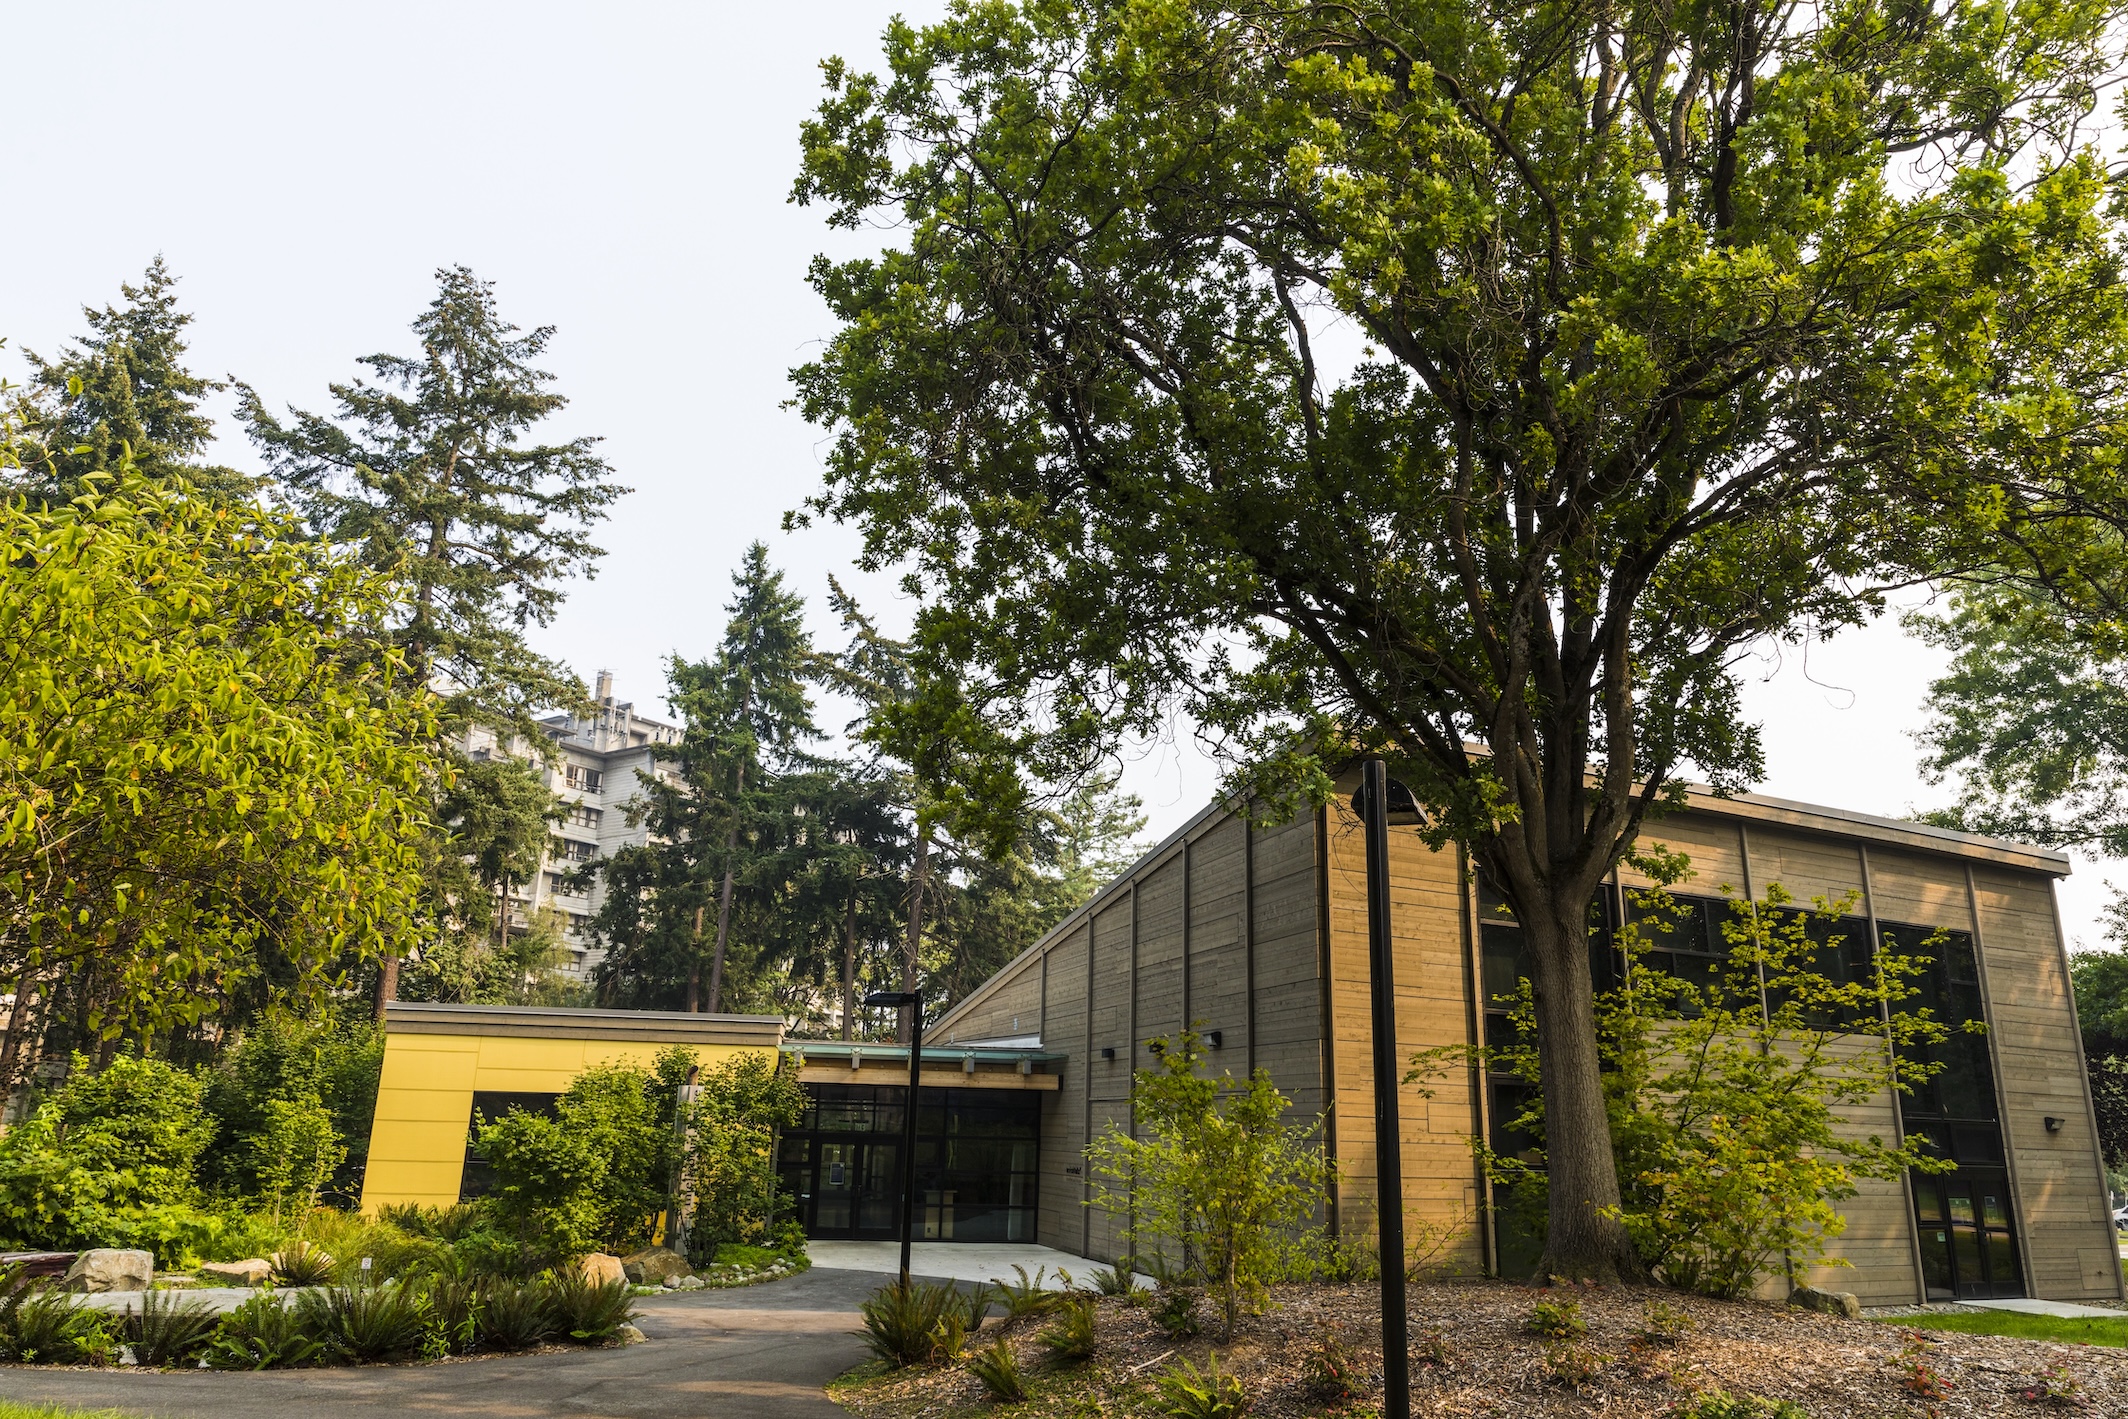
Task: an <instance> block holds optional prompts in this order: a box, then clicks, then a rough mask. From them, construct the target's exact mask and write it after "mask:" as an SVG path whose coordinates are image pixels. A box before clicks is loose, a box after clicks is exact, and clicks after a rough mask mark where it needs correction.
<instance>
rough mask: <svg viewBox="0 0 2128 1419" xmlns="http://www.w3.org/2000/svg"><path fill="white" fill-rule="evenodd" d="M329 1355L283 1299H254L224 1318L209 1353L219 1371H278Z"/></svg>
mask: <svg viewBox="0 0 2128 1419" xmlns="http://www.w3.org/2000/svg"><path fill="white" fill-rule="evenodd" d="M325 1351H326V1347H325V1344H324V1342H323V1341H321V1340H319V1339H317V1338H316V1337H315V1336H313V1335H311V1334H310V1333H309V1332H308V1331H307V1330H306V1329H305V1326H304V1317H303V1316H302V1315H301V1314H300V1313H299V1312H298V1310H297V1309H296V1307H295V1306H294V1305H293V1304H292V1303H290V1302H289V1301H287V1300H285V1299H283V1298H282V1297H279V1296H275V1295H272V1294H270V1293H268V1294H261V1295H257V1296H253V1297H251V1298H249V1299H248V1300H246V1301H244V1302H243V1303H242V1304H241V1305H239V1306H238V1307H237V1308H236V1309H235V1310H233V1311H231V1312H229V1314H228V1315H226V1316H223V1317H222V1323H221V1327H220V1329H218V1330H217V1331H216V1332H215V1334H214V1340H213V1343H212V1344H211V1345H210V1346H209V1347H208V1349H207V1356H206V1359H207V1363H208V1365H210V1366H212V1367H213V1368H214V1369H217V1370H274V1369H286V1368H288V1367H289V1366H291V1365H302V1364H308V1363H310V1362H312V1361H314V1360H317V1359H319V1358H321V1357H322V1356H323V1355H324V1354H325Z"/></svg>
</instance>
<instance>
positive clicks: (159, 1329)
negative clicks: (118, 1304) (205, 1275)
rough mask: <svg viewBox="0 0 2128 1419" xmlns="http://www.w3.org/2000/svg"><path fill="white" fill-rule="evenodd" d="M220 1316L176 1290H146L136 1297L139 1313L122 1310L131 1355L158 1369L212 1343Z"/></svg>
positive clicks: (196, 1353)
mask: <svg viewBox="0 0 2128 1419" xmlns="http://www.w3.org/2000/svg"><path fill="white" fill-rule="evenodd" d="M220 1324H221V1319H220V1317H218V1316H216V1315H215V1313H214V1312H213V1311H211V1310H209V1309H208V1308H207V1303H206V1302H204V1301H200V1300H194V1299H190V1298H188V1297H186V1296H185V1295H184V1293H182V1292H179V1291H148V1292H144V1293H143V1294H142V1296H141V1298H140V1314H139V1315H134V1314H133V1313H132V1312H131V1311H130V1310H129V1311H127V1313H126V1318H125V1331H126V1334H127V1335H128V1337H129V1338H130V1339H131V1340H132V1342H133V1358H134V1359H135V1360H137V1361H139V1362H140V1363H141V1364H143V1365H152V1366H155V1367H156V1368H158V1369H160V1368H161V1367H163V1366H165V1365H182V1364H184V1363H185V1362H186V1361H187V1360H190V1359H192V1358H194V1357H195V1356H197V1355H198V1354H199V1353H200V1352H201V1351H202V1350H205V1349H206V1348H207V1347H208V1345H210V1344H211V1343H213V1340H214V1333H215V1330H216V1329H217V1328H218V1327H219V1326H220Z"/></svg>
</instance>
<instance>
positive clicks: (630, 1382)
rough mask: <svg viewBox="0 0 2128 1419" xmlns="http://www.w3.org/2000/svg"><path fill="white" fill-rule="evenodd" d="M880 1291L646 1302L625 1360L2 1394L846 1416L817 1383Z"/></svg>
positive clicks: (503, 1412) (130, 1381)
mask: <svg viewBox="0 0 2128 1419" xmlns="http://www.w3.org/2000/svg"><path fill="white" fill-rule="evenodd" d="M878 1284H879V1278H878V1277H877V1276H875V1275H873V1274H871V1273H869V1272H866V1271H849V1270H830V1269H827V1268H819V1269H816V1270H813V1271H808V1272H806V1273H805V1274H803V1275H801V1276H795V1277H792V1278H791V1279H790V1280H788V1281H773V1282H767V1283H764V1284H762V1285H759V1286H744V1287H737V1288H734V1289H732V1290H728V1291H681V1292H674V1293H671V1294H669V1295H663V1296H645V1297H643V1298H642V1299H641V1300H640V1301H638V1302H637V1306H638V1308H639V1310H640V1312H641V1317H642V1318H641V1319H640V1320H639V1321H638V1322H637V1324H639V1325H640V1326H641V1327H642V1329H643V1333H644V1334H645V1335H646V1336H648V1337H649V1339H648V1341H647V1342H646V1343H645V1344H642V1345H631V1346H629V1347H627V1348H626V1349H623V1350H574V1349H572V1350H569V1351H566V1352H564V1353H561V1354H555V1355H515V1356H498V1357H496V1358H493V1359H477V1360H464V1361H446V1362H444V1363H442V1364H435V1365H364V1366H356V1367H351V1368H346V1369H332V1370H268V1371H266V1372H264V1373H261V1374H224V1373H219V1372H215V1371H193V1370H188V1371H184V1372H180V1373H155V1372H146V1373H144V1372H142V1371H139V1370H45V1369H38V1368H35V1367H31V1366H13V1365H0V1395H5V1396H6V1397H7V1398H9V1399H12V1400H17V1401H19V1402H22V1403H29V1404H38V1403H43V1404H65V1405H74V1406H78V1407H80V1408H84V1409H102V1408H107V1407H108V1408H116V1409H120V1410H123V1411H125V1412H127V1413H129V1414H134V1415H153V1416H157V1419H289V1416H290V1415H292V1414H294V1415H301V1416H302V1419H377V1416H379V1415H399V1414H410V1415H467V1416H474V1419H520V1416H522V1419H534V1416H547V1415H568V1416H571V1419H847V1416H846V1415H845V1414H844V1413H843V1411H842V1410H841V1409H840V1408H839V1407H837V1406H836V1405H835V1403H834V1402H833V1401H831V1400H830V1399H829V1398H828V1397H827V1395H826V1393H825V1392H824V1391H823V1386H824V1385H826V1383H827V1382H828V1381H829V1380H831V1379H833V1378H834V1377H835V1376H836V1375H839V1374H841V1373H842V1372H843V1371H844V1370H847V1369H849V1368H850V1367H851V1366H853V1365H856V1364H859V1363H861V1362H862V1361H863V1360H864V1359H865V1358H866V1352H865V1348H864V1344H863V1342H861V1341H859V1340H858V1339H857V1337H856V1336H855V1335H854V1334H853V1333H852V1332H854V1331H855V1330H857V1329H858V1327H859V1325H860V1324H861V1322H860V1320H859V1318H858V1314H857V1306H858V1303H859V1302H861V1301H862V1300H863V1299H864V1298H865V1297H866V1296H868V1295H870V1294H871V1292H872V1291H873V1290H874V1289H875V1288H876V1287H877V1286H878Z"/></svg>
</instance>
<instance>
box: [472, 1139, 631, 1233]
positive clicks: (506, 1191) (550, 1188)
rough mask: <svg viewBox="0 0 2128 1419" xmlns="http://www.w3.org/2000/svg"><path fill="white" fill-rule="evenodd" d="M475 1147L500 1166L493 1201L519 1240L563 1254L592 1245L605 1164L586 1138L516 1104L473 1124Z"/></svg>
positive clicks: (490, 1162) (499, 1217) (497, 1213)
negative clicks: (497, 1115) (490, 1119)
mask: <svg viewBox="0 0 2128 1419" xmlns="http://www.w3.org/2000/svg"><path fill="white" fill-rule="evenodd" d="M474 1149H475V1151H476V1152H478V1153H479V1154H480V1156H481V1157H482V1158H483V1159H485V1160H486V1162H487V1164H488V1166H489V1167H491V1168H493V1169H494V1170H495V1190H494V1191H493V1192H492V1193H491V1194H489V1196H488V1199H487V1201H488V1204H489V1205H490V1206H491V1207H492V1208H493V1209H494V1212H495V1216H496V1218H497V1220H499V1221H500V1222H501V1223H502V1225H503V1227H504V1228H505V1229H506V1230H507V1231H509V1232H510V1234H511V1235H512V1236H514V1237H515V1238H516V1239H517V1240H518V1241H519V1242H520V1243H523V1244H527V1245H532V1246H537V1247H540V1248H543V1249H546V1250H550V1251H553V1252H555V1253H559V1254H563V1255H574V1254H578V1253H581V1252H586V1251H589V1250H591V1247H592V1244H593V1242H594V1240H595V1239H596V1237H597V1235H598V1227H599V1218H600V1197H601V1190H602V1189H603V1188H604V1187H605V1186H606V1182H607V1177H606V1164H605V1160H604V1159H602V1158H601V1157H600V1156H599V1155H598V1153H596V1152H595V1151H594V1150H593V1148H592V1145H591V1142H590V1140H589V1139H587V1138H586V1137H584V1136H583V1135H582V1134H581V1133H579V1132H577V1131H576V1130H574V1129H571V1128H568V1127H565V1126H564V1125H563V1124H561V1123H560V1122H558V1121H556V1120H554V1119H551V1118H547V1117H545V1116H543V1115H541V1114H534V1113H527V1112H525V1111H524V1110H523V1109H514V1108H513V1109H511V1110H510V1111H509V1112H508V1113H506V1114H504V1115H503V1116H502V1117H501V1118H499V1119H496V1120H495V1121H494V1122H492V1123H488V1122H483V1123H482V1124H481V1126H480V1127H479V1128H478V1129H477V1130H476V1131H475V1141H474Z"/></svg>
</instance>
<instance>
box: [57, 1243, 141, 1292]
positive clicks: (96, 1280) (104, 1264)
mask: <svg viewBox="0 0 2128 1419" xmlns="http://www.w3.org/2000/svg"><path fill="white" fill-rule="evenodd" d="M154 1279H155V1253H153V1252H146V1251H128V1250H125V1249H122V1248H119V1247H97V1248H96V1249H95V1250H94V1251H85V1252H83V1253H82V1254H81V1255H80V1256H78V1257H75V1258H74V1264H73V1265H72V1266H70V1267H68V1268H67V1274H66V1280H65V1281H63V1282H62V1283H61V1287H62V1289H64V1290H68V1291H88V1292H103V1291H145V1290H147V1289H148V1283H149V1282H150V1281H153V1280H154Z"/></svg>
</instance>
